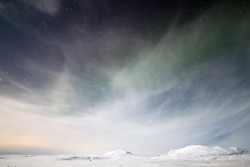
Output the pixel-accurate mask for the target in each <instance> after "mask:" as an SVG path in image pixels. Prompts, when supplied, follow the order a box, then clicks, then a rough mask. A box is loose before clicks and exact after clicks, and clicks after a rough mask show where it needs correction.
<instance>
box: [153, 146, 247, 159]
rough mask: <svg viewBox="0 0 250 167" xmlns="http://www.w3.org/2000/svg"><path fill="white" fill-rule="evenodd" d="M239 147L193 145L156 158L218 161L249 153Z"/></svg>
mask: <svg viewBox="0 0 250 167" xmlns="http://www.w3.org/2000/svg"><path fill="white" fill-rule="evenodd" d="M247 152H248V151H247V150H243V149H240V148H237V147H230V148H228V149H223V148H221V147H218V146H215V147H208V146H201V145H191V146H187V147H185V148H181V149H177V150H172V151H169V152H168V153H167V154H163V155H160V156H159V157H156V158H160V159H162V158H164V159H218V158H224V159H225V158H229V157H230V156H231V157H230V158H232V156H233V155H234V156H236V155H241V154H243V153H247Z"/></svg>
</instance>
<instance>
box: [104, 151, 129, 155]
mask: <svg viewBox="0 0 250 167" xmlns="http://www.w3.org/2000/svg"><path fill="white" fill-rule="evenodd" d="M103 155H104V156H126V155H133V154H132V153H131V152H129V151H124V150H114V151H110V152H107V153H105V154H103Z"/></svg>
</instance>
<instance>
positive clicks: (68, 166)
mask: <svg viewBox="0 0 250 167" xmlns="http://www.w3.org/2000/svg"><path fill="white" fill-rule="evenodd" d="M8 166H9V167H15V166H16V167H57V166H58V167H59V166H60V167H185V166H209V167H212V166H218V167H219V166H220V167H221V166H230V167H238V166H241V167H249V166H250V153H249V151H248V150H242V149H239V148H235V147H231V148H229V149H223V148H220V147H205V146H199V145H196V146H188V147H185V148H182V149H178V150H173V151H170V152H168V153H166V154H163V155H161V156H157V157H142V156H138V155H134V154H132V153H130V152H127V151H123V150H115V151H111V152H108V153H106V154H103V155H97V156H93V155H92V156H90V155H51V156H45V155H41V156H26V155H0V167H8Z"/></svg>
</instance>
